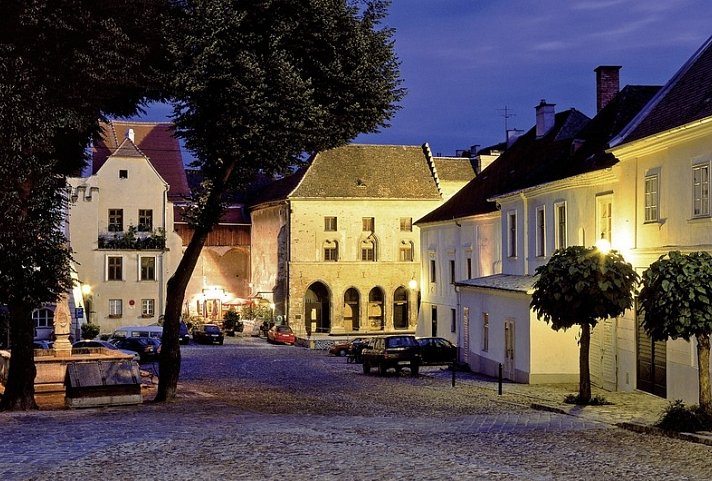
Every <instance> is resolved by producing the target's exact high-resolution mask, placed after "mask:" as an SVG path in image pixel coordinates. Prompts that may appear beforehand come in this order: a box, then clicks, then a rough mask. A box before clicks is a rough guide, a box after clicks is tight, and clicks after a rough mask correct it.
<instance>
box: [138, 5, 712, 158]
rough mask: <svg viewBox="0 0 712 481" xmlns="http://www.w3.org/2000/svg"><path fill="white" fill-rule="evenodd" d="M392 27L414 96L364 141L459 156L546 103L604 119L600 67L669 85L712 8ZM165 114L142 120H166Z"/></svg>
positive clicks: (411, 17) (601, 10)
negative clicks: (598, 91) (598, 107)
mask: <svg viewBox="0 0 712 481" xmlns="http://www.w3.org/2000/svg"><path fill="white" fill-rule="evenodd" d="M386 23H387V24H388V25H389V26H392V27H395V29H396V34H395V45H396V52H397V54H398V57H399V58H400V61H401V74H402V77H403V81H404V83H403V85H404V87H406V88H407V89H408V95H407V96H406V98H405V99H404V100H403V101H402V104H401V105H402V109H401V110H400V111H399V112H398V113H397V114H396V116H395V117H394V119H393V120H392V122H391V127H390V128H388V129H386V130H383V131H382V132H380V133H378V134H369V135H362V136H360V137H358V138H357V139H356V142H359V143H378V144H403V145H420V144H422V143H423V142H428V143H429V144H430V146H431V148H432V151H433V153H435V154H438V153H440V154H442V155H454V154H455V151H456V150H458V149H467V148H469V146H470V145H471V144H479V145H481V146H487V145H492V144H495V143H497V142H500V141H502V140H504V125H505V124H504V122H505V119H504V117H503V114H504V110H503V109H504V108H505V106H506V107H507V108H508V109H509V111H510V114H512V116H511V117H510V118H509V119H508V125H509V127H510V128H518V129H523V130H527V129H529V128H530V127H531V126H532V125H533V124H534V106H535V105H537V104H538V103H539V101H540V100H541V99H546V100H547V102H551V103H554V104H556V110H557V112H558V111H561V110H565V109H569V108H572V107H573V108H576V109H578V110H580V111H581V112H583V113H584V114H586V115H588V116H593V115H594V114H595V102H596V96H595V74H594V72H593V69H594V68H596V67H597V66H599V65H621V66H622V69H621V71H620V74H621V87H622V86H624V85H626V84H637V85H662V84H664V83H665V82H667V80H668V79H669V78H670V77H672V75H673V74H674V73H675V72H676V71H677V70H678V69H679V68H680V67H681V66H682V64H683V63H684V62H685V61H686V60H687V59H688V58H689V57H690V56H691V55H692V54H693V53H694V52H695V51H696V50H697V48H698V47H699V46H701V45H702V43H703V42H704V41H705V40H706V39H707V38H708V37H710V36H711V35H712V1H710V0H536V1H534V0H393V2H392V6H391V11H390V15H389V17H388V19H387V20H386ZM166 114H167V112H166V109H160V108H154V109H151V112H150V113H149V115H148V116H145V117H143V120H166Z"/></svg>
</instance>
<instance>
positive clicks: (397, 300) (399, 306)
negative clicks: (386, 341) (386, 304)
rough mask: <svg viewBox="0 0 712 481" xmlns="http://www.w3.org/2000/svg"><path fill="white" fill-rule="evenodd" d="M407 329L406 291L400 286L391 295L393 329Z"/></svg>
mask: <svg viewBox="0 0 712 481" xmlns="http://www.w3.org/2000/svg"><path fill="white" fill-rule="evenodd" d="M407 327H408V291H407V290H406V288H405V287H403V286H401V287H399V288H398V289H396V292H395V293H394V294H393V328H394V329H406V328H407Z"/></svg>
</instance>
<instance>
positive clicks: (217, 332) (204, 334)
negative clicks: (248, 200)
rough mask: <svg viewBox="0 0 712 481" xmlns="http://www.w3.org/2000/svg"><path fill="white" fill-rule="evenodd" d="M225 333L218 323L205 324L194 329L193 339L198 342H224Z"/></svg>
mask: <svg viewBox="0 0 712 481" xmlns="http://www.w3.org/2000/svg"><path fill="white" fill-rule="evenodd" d="M224 339H225V335H224V334H223V332H222V329H220V326H218V325H217V324H203V325H202V326H198V327H196V328H195V330H194V331H193V341H194V342H196V343H198V344H222V343H223V340H224Z"/></svg>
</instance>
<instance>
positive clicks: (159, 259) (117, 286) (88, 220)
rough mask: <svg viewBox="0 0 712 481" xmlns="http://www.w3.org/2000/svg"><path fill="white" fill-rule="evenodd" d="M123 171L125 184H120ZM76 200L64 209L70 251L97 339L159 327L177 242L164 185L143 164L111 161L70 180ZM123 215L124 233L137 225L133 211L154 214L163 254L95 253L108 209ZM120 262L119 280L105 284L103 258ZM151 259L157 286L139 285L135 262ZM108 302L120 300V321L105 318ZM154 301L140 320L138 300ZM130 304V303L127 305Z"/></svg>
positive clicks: (177, 255)
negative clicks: (87, 294) (126, 329)
mask: <svg viewBox="0 0 712 481" xmlns="http://www.w3.org/2000/svg"><path fill="white" fill-rule="evenodd" d="M119 170H127V171H128V173H129V176H128V178H127V179H120V178H119ZM69 183H70V186H72V191H73V193H74V194H75V195H76V198H73V199H72V204H71V205H70V209H69V236H70V245H71V247H72V249H73V252H74V254H73V255H74V258H75V261H76V262H75V266H76V269H77V277H78V279H79V281H81V282H82V283H83V284H85V285H87V286H89V287H90V288H91V297H92V299H91V300H92V309H91V310H92V311H93V314H92V318H91V320H92V321H93V322H95V323H98V324H99V326H100V328H101V332H102V333H109V332H112V331H113V330H114V329H115V328H116V327H118V326H121V325H136V324H138V325H145V324H151V323H155V322H158V318H159V316H160V315H161V314H162V313H163V310H164V308H165V300H166V297H165V285H166V282H167V280H168V278H169V277H170V276H171V275H172V274H173V273H174V272H175V269H176V267H177V265H178V262H179V261H180V257H181V240H180V237H179V236H178V235H177V234H176V233H175V232H174V230H173V205H172V204H171V203H169V202H168V201H167V199H166V197H165V193H166V188H167V185H166V183H165V182H164V181H163V179H161V177H160V176H159V175H158V173H157V172H156V171H155V170H154V169H153V167H152V166H151V165H150V163H149V161H148V160H146V159H145V158H134V157H130V158H122V157H110V158H109V159H108V160H107V161H106V163H105V164H104V165H103V166H102V168H101V169H100V170H99V171H98V172H97V174H96V175H94V176H92V177H89V178H73V179H69ZM113 208H117V209H123V210H124V229H127V228H128V226H129V225H137V224H138V210H139V209H152V210H153V227H154V229H157V228H159V227H160V228H163V229H165V232H166V247H167V249H166V250H165V251H159V250H143V251H137V250H128V249H122V250H118V249H111V250H109V249H101V250H99V249H98V236H99V234H103V233H106V232H107V227H108V211H109V209H113ZM109 254H110V255H120V256H122V257H123V280H121V281H107V280H106V256H107V255H109ZM140 256H154V257H155V258H156V280H153V281H139V269H140V267H139V266H140V265H139V257H140ZM109 299H121V300H122V303H123V315H122V317H120V318H110V317H109ZM142 299H155V315H154V316H152V317H145V318H144V317H142V316H141V300H142ZM132 301H133V302H132Z"/></svg>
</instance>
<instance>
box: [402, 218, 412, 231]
mask: <svg viewBox="0 0 712 481" xmlns="http://www.w3.org/2000/svg"><path fill="white" fill-rule="evenodd" d="M400 230H401V232H411V231H412V230H413V218H412V217H401V218H400Z"/></svg>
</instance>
